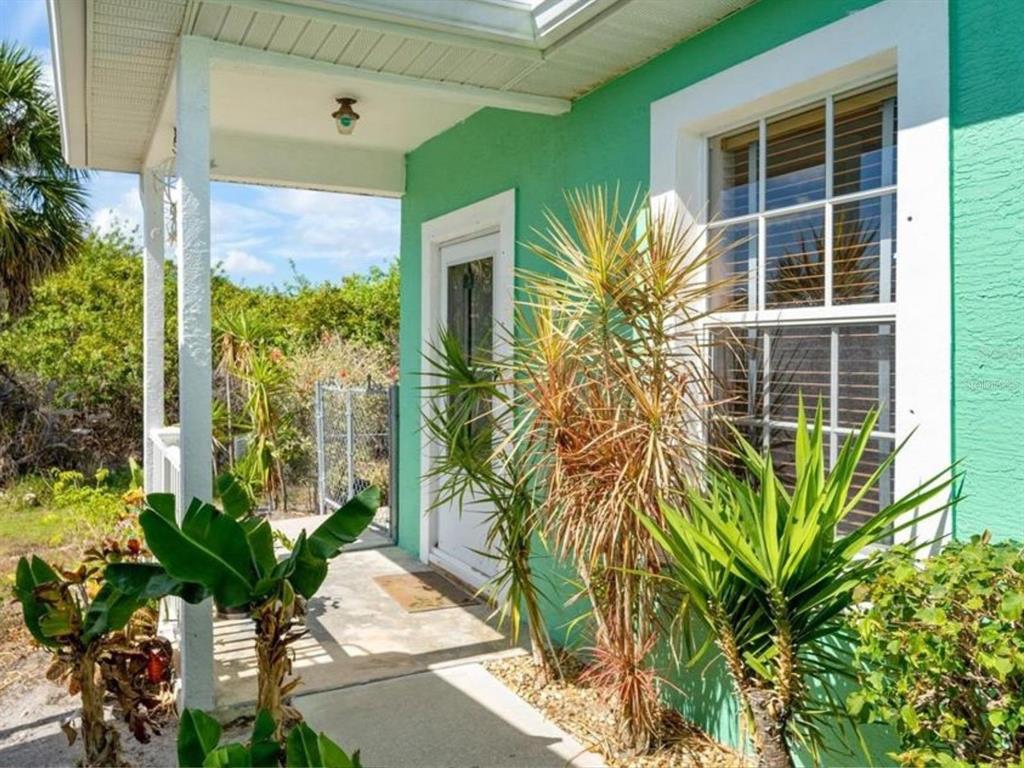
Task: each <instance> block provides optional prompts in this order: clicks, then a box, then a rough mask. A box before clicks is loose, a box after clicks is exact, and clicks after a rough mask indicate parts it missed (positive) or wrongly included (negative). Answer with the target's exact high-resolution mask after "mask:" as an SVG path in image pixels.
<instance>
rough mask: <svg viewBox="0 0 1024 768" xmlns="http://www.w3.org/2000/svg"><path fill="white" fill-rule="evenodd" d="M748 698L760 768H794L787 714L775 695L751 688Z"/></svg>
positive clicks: (747, 693)
mask: <svg viewBox="0 0 1024 768" xmlns="http://www.w3.org/2000/svg"><path fill="white" fill-rule="evenodd" d="M745 698H746V699H747V703H748V705H749V706H750V716H751V720H752V721H753V727H754V741H755V742H756V745H757V767H758V768H793V758H792V756H791V755H790V753H789V744H788V742H787V741H786V719H787V716H786V713H785V711H784V708H783V707H782V706H781V704H780V702H779V701H778V699H777V697H776V695H775V694H774V693H773V692H772V691H767V690H764V689H761V688H752V689H750V690H748V691H747V692H746V696H745Z"/></svg>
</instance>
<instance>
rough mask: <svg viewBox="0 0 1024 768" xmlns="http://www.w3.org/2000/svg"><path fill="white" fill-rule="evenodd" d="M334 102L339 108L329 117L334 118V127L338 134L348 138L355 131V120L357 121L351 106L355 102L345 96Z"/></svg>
mask: <svg viewBox="0 0 1024 768" xmlns="http://www.w3.org/2000/svg"><path fill="white" fill-rule="evenodd" d="M336 101H337V102H338V105H339V106H338V108H337V109H336V110H335V111H334V112H332V113H331V117H333V118H334V125H335V127H336V128H337V129H338V133H340V134H341V135H342V136H348V135H349V134H351V133H352V131H354V130H355V128H356V120H358V119H359V115H358V114H357V113H356V111H355V110H354V109H352V105H353V104H355V103H356V100H355V99H350V98H348V97H347V96H345V97H343V98H340V99H337V100H336Z"/></svg>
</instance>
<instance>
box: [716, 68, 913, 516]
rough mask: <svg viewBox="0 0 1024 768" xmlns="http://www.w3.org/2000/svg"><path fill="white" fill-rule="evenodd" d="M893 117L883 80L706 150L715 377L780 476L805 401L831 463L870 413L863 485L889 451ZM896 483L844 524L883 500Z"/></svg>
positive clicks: (882, 486)
mask: <svg viewBox="0 0 1024 768" xmlns="http://www.w3.org/2000/svg"><path fill="white" fill-rule="evenodd" d="M897 109H898V105H897V101H896V82H895V79H894V78H890V79H885V80H880V81H875V82H871V83H869V84H867V85H865V86H863V87H860V88H857V89H854V90H848V91H837V92H834V93H830V94H828V95H826V96H825V97H824V98H820V99H817V100H815V101H813V102H810V103H807V104H804V105H802V106H800V107H798V108H795V109H792V110H789V111H786V112H783V113H779V114H768V115H764V116H762V117H761V118H760V119H757V120H756V121H752V122H750V123H748V124H746V125H742V126H740V127H738V128H736V129H734V130H730V131H727V132H723V133H720V134H717V135H714V136H711V137H710V138H708V140H707V164H706V168H707V178H708V208H709V211H708V214H709V215H708V220H709V222H710V223H709V230H710V234H711V236H712V237H713V238H714V242H716V243H717V245H716V248H717V249H718V256H717V257H716V259H715V262H714V264H713V267H712V270H711V271H712V275H711V277H712V279H714V280H715V281H717V282H719V284H720V285H722V286H723V287H722V288H721V289H720V290H719V292H718V295H717V296H716V297H715V299H714V309H715V313H714V315H713V316H712V321H711V324H710V327H711V331H710V332H711V335H712V340H713V341H714V342H715V343H714V344H713V346H712V349H713V353H712V354H713V358H714V361H713V362H714V368H715V373H716V378H717V382H718V386H719V387H720V390H721V391H720V395H721V396H722V397H723V398H724V399H726V400H727V404H726V406H725V408H726V414H727V416H728V417H729V418H731V419H732V420H733V421H734V423H736V424H738V425H741V426H742V427H743V429H744V430H745V431H746V432H747V434H748V435H749V436H750V437H751V439H753V440H755V441H757V442H759V443H760V444H762V445H763V446H764V447H765V448H767V449H769V450H770V451H771V453H772V456H773V458H774V461H775V463H776V466H777V467H778V468H779V470H780V473H782V474H783V475H784V476H785V475H786V474H791V472H792V463H793V453H794V437H795V429H796V421H797V398H798V395H800V394H802V396H803V399H804V402H805V405H806V406H808V407H813V406H814V405H815V404H816V403H817V402H819V400H820V402H821V404H822V407H823V411H824V421H825V425H826V428H827V434H828V439H829V443H828V448H827V450H828V457H827V460H828V461H830V462H831V461H833V460H834V459H835V456H836V454H837V452H838V450H839V447H840V445H841V444H842V441H843V439H844V438H845V436H846V435H848V434H850V433H851V432H852V431H854V430H855V429H856V428H857V427H858V426H859V425H860V423H861V422H862V421H863V419H864V416H865V414H866V413H867V412H868V410H869V409H871V408H877V409H878V411H879V419H878V422H877V425H876V427H875V431H874V433H873V435H872V440H871V443H870V448H869V451H868V453H867V455H866V457H865V461H864V462H863V463H862V466H861V467H860V468H859V478H858V479H859V480H860V481H861V482H863V481H864V480H866V479H867V478H868V477H869V476H870V474H871V473H872V472H873V470H874V469H875V468H876V467H877V466H878V463H879V462H880V461H882V460H883V459H884V457H886V456H887V455H889V454H890V453H891V452H892V450H893V448H894V446H895V439H896V434H895V432H896V427H895V415H894V414H895V407H896V398H897V396H898V392H897V382H896V376H895V371H896V366H895V350H896V343H895V335H896V334H897V333H898V332H899V328H898V327H897V325H896V262H897V242H896V192H897V184H898V179H897V178H896V152H897V147H896V137H897ZM894 471H895V468H893V470H890V471H887V472H886V473H885V474H884V475H883V476H882V477H881V479H880V482H878V483H877V485H876V487H874V488H872V489H870V491H869V492H868V494H867V496H866V497H865V500H864V502H863V503H862V505H861V508H860V509H859V510H857V511H856V512H855V513H854V514H853V515H851V517H850V518H849V519H848V522H847V525H848V526H853V525H857V524H858V523H859V522H862V521H863V520H864V519H866V518H867V517H868V516H870V515H871V514H872V513H873V512H874V511H877V509H878V508H879V507H880V506H884V505H885V504H887V503H889V502H890V501H891V499H892V497H893V492H894V477H893V475H894Z"/></svg>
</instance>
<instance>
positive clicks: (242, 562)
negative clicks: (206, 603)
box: [106, 486, 380, 737]
mask: <svg viewBox="0 0 1024 768" xmlns="http://www.w3.org/2000/svg"><path fill="white" fill-rule="evenodd" d="M236 490H237V492H232V493H230V494H224V493H223V492H222V497H221V498H222V501H223V503H224V505H225V509H224V510H223V511H222V510H219V509H217V508H216V507H214V506H213V505H212V504H207V503H204V502H201V501H199V500H197V499H194V500H193V501H192V503H191V504H190V505H189V507H188V510H187V511H186V512H185V515H184V517H183V518H182V520H181V523H180V524H179V523H178V521H177V520H176V519H175V499H174V496H173V495H171V494H164V493H154V494H150V495H149V496H147V497H146V507H145V509H144V510H143V511H142V513H141V514H140V515H139V522H140V523H141V525H142V530H143V532H144V533H145V537H146V545H147V546H148V547H149V549H150V551H151V552H152V553H153V554H154V555H155V556H156V558H157V560H158V561H159V562H158V563H122V564H115V565H111V566H109V567H108V568H107V573H106V579H107V582H108V583H109V584H112V585H114V586H115V587H116V588H117V589H119V590H120V591H121V592H123V593H125V594H128V595H134V596H138V597H144V598H154V597H162V596H164V595H166V594H168V593H170V592H171V591H175V592H177V593H179V594H181V595H182V597H184V598H185V599H186V600H187V601H188V602H193V603H194V602H199V601H200V600H201V599H203V598H204V597H205V596H206V595H207V594H208V595H210V596H212V597H213V601H214V603H215V605H216V606H217V607H218V608H220V609H222V610H233V611H244V612H246V613H248V615H249V617H250V618H251V619H252V620H253V622H254V624H255V635H256V638H255V645H256V659H257V664H258V674H257V707H258V709H261V710H266V711H267V712H269V713H270V714H271V716H272V717H273V719H274V722H275V724H276V734H277V735H278V736H279V737H280V735H281V734H282V732H283V731H282V729H283V728H284V726H285V725H286V724H287V723H289V722H294V721H298V720H300V719H301V716H300V715H299V713H298V711H297V710H295V709H294V708H292V707H291V706H289V705H288V704H287V703H286V699H287V697H288V694H289V693H290V692H291V691H292V690H293V689H294V688H295V687H296V686H297V685H298V684H299V679H298V678H296V679H294V680H292V681H290V682H286V679H287V677H288V676H289V675H290V673H291V656H290V646H291V645H292V644H293V643H295V642H296V641H297V640H298V639H299V638H300V637H302V636H303V635H304V634H305V626H304V624H303V617H304V615H305V602H306V600H308V599H309V598H311V597H313V595H314V594H316V591H317V590H318V589H319V588H320V585H321V584H323V581H324V579H325V578H326V577H327V561H328V560H330V559H332V558H334V557H336V556H337V555H338V554H340V553H341V550H342V547H344V546H345V545H346V544H351V543H352V542H353V541H355V540H356V539H357V538H358V537H359V535H360V534H361V533H362V532H363V530H364V529H365V528H366V526H367V525H369V524H370V521H371V520H373V516H374V514H375V513H376V511H377V507H378V506H379V505H380V491H379V490H378V489H377V488H376V487H373V486H371V487H369V488H367V489H366V490H364V491H363V492H362V493H360V494H359V495H358V496H356V497H355V498H353V499H351V500H349V501H348V502H347V503H346V504H345V505H344V506H342V507H341V508H340V509H338V510H336V511H335V512H334V513H333V514H332V515H331V516H330V517H328V518H327V520H325V521H324V522H323V523H321V524H320V526H319V527H318V528H317V529H316V530H315V531H313V533H312V534H309V535H308V536H307V535H306V532H305V531H302V533H300V534H299V536H298V538H297V539H296V540H295V543H294V546H293V547H292V550H291V552H290V553H289V554H288V555H287V556H286V557H285V558H284V559H282V560H280V561H279V560H278V559H277V557H276V556H275V554H274V534H273V531H272V530H271V527H270V523H269V522H267V521H266V520H265V519H262V518H259V517H254V516H251V515H249V514H248V512H247V504H248V499H247V498H246V497H245V495H244V491H243V490H242V489H240V488H238V489H236Z"/></svg>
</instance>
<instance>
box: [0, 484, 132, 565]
mask: <svg viewBox="0 0 1024 768" xmlns="http://www.w3.org/2000/svg"><path fill="white" fill-rule="evenodd" d="M128 484H129V477H128V475H127V474H121V473H119V474H110V473H108V472H106V471H105V470H101V471H100V472H98V473H97V476H96V477H95V478H92V479H90V480H87V479H86V478H85V477H83V476H82V475H81V474H80V473H78V472H54V473H52V474H50V475H48V476H39V475H35V476H30V477H25V478H22V479H21V480H19V481H18V482H17V483H15V484H14V485H13V486H11V487H9V488H7V489H6V490H4V491H3V492H2V493H0V572H2V573H4V574H5V575H6V574H8V573H9V572H10V570H11V569H12V567H13V564H14V561H16V560H17V558H18V557H20V556H21V555H23V554H28V553H33V554H37V555H40V556H42V557H44V558H47V559H50V558H51V557H54V556H55V555H60V556H66V554H67V553H66V552H65V550H66V549H67V548H69V547H74V548H75V549H76V550H81V549H85V548H86V547H88V546H89V545H90V544H92V543H95V542H98V541H100V540H102V539H104V538H106V537H108V536H113V535H115V534H116V533H117V530H118V526H119V525H120V524H121V523H122V521H123V520H124V519H125V516H126V510H125V505H124V502H123V501H122V498H121V497H122V496H123V494H124V493H125V491H126V490H127V489H128ZM76 557H77V555H76ZM55 559H58V560H59V558H55Z"/></svg>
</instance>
